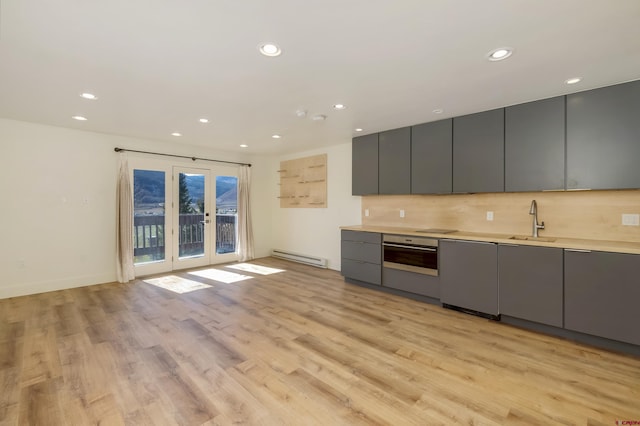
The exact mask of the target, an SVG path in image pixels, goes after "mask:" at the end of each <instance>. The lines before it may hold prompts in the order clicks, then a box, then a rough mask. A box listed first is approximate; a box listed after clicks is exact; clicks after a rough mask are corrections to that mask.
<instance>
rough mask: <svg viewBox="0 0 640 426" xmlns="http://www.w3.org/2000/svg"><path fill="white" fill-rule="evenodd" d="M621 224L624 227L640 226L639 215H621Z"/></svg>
mask: <svg viewBox="0 0 640 426" xmlns="http://www.w3.org/2000/svg"><path fill="white" fill-rule="evenodd" d="M622 224H623V225H625V226H640V214H623V215H622Z"/></svg>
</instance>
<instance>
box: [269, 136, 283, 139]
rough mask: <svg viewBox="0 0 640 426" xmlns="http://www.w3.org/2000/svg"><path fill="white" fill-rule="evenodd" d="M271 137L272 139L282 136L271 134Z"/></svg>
mask: <svg viewBox="0 0 640 426" xmlns="http://www.w3.org/2000/svg"><path fill="white" fill-rule="evenodd" d="M271 137H272V138H273V139H280V138H281V137H282V136H280V135H273V136H271Z"/></svg>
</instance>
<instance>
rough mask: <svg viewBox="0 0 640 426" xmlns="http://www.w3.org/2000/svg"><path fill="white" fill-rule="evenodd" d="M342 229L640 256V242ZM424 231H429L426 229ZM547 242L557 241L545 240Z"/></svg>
mask: <svg viewBox="0 0 640 426" xmlns="http://www.w3.org/2000/svg"><path fill="white" fill-rule="evenodd" d="M340 229H345V230H350V231H362V232H378V233H381V234H396V235H411V236H421V237H432V238H441V239H451V240H470V241H486V242H492V243H502V244H514V245H522V246H525V245H526V246H538V247H555V248H566V249H575V250H592V251H606V252H614V253H628V254H640V242H629V241H605V240H586V239H579V238H562V237H555V236H553V235H541V236H540V237H541V239H539V240H521V239H513V238H511V237H513V236H514V235H513V234H489V233H481V232H471V231H465V230H459V231H456V232H451V233H447V234H440V233H428V232H418V231H420V229H417V228H403V227H394V226H365V225H354V226H341V227H340ZM423 229H427V228H426V227H425V228H423ZM515 236H516V237H527V235H521V234H518V235H515ZM544 239H554V241H548V240H547V241H545V240H544Z"/></svg>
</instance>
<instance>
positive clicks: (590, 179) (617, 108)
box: [567, 80, 640, 189]
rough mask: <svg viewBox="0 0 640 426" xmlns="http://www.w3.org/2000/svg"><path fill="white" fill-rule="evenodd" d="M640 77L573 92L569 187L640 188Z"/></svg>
mask: <svg viewBox="0 0 640 426" xmlns="http://www.w3.org/2000/svg"><path fill="white" fill-rule="evenodd" d="M639 117H640V80H638V81H633V82H631V83H625V84H618V85H616V86H609V87H603V88H601V89H595V90H588V91H585V92H580V93H574V94H571V95H567V189H584V188H590V189H625V188H627V189H628V188H640V167H638V159H639V158H640V120H639V119H638V118H639Z"/></svg>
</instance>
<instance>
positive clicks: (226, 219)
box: [133, 214, 237, 263]
mask: <svg viewBox="0 0 640 426" xmlns="http://www.w3.org/2000/svg"><path fill="white" fill-rule="evenodd" d="M164 218H165V217H164V215H162V216H134V218H133V255H134V259H135V262H136V263H140V262H151V261H157V260H164V254H165V227H164ZM204 220H205V218H204V214H181V215H180V219H179V223H178V232H177V234H178V238H179V243H178V247H179V256H181V257H182V256H194V255H198V254H202V253H203V252H204V242H205V224H204ZM236 235H237V232H236V216H235V215H223V214H217V215H216V253H217V254H224V253H233V252H235V251H236Z"/></svg>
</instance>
